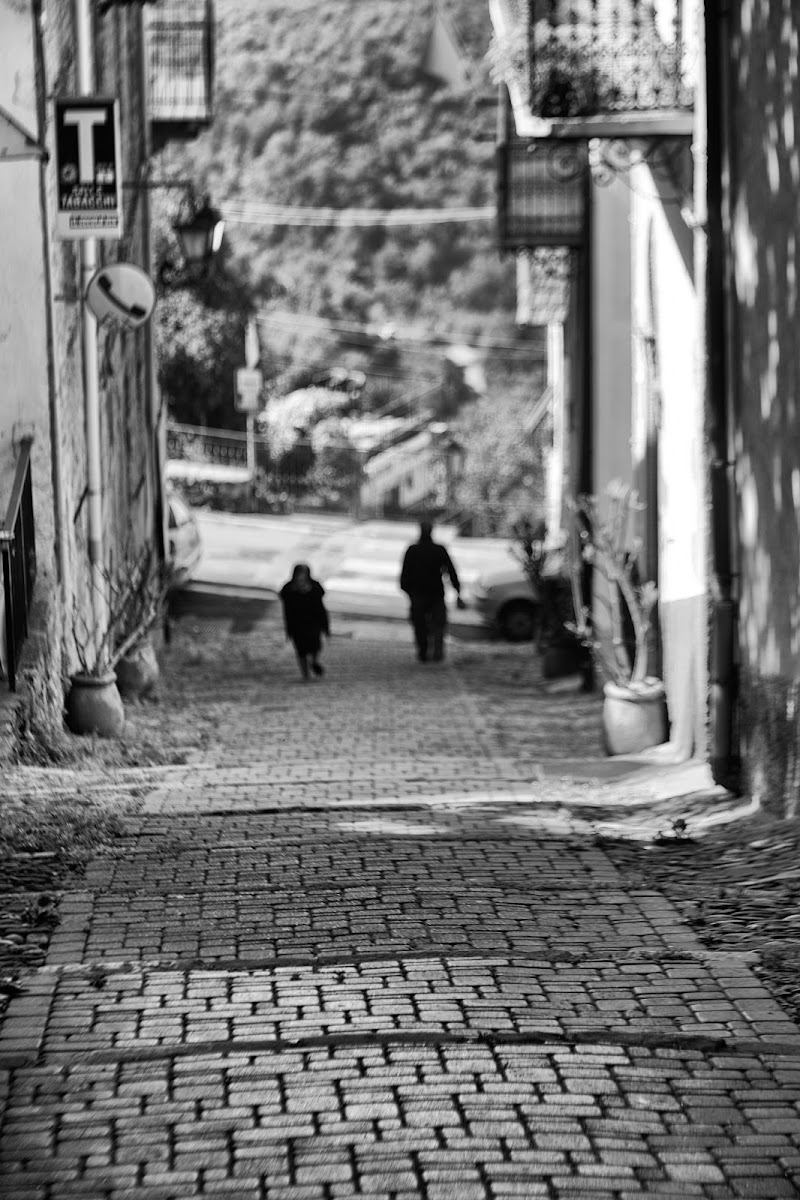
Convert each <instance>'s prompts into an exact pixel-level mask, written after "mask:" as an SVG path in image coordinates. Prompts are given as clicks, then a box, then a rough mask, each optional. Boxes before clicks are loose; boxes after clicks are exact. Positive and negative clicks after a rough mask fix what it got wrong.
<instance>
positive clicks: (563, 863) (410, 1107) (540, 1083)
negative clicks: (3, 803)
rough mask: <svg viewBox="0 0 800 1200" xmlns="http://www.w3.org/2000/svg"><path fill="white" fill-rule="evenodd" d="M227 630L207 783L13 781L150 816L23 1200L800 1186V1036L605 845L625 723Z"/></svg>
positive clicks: (182, 769)
mask: <svg viewBox="0 0 800 1200" xmlns="http://www.w3.org/2000/svg"><path fill="white" fill-rule="evenodd" d="M207 632H208V631H207ZM219 632H220V637H221V641H220V646H219V647H218V648H217V650H213V651H212V650H211V649H207V650H205V651H204V652H203V653H201V654H196V655H188V656H187V655H184V656H183V658H180V659H179V662H180V670H181V671H182V672H183V673H184V674H183V678H182V684H181V686H182V688H183V692H182V695H183V696H184V698H185V701H186V707H185V709H184V710H183V711H182V712H181V711H179V710H177V709H176V708H174V707H173V708H170V707H169V706H168V705H167V706H165V707H164V709H163V711H162V712H161V713H160V714H158V717H157V719H160V720H161V721H162V722H164V724H165V726H166V727H167V728H168V729H169V730H170V731H173V730H174V736H175V738H176V741H181V742H182V744H185V745H187V747H189V749H188V750H187V753H186V755H185V757H186V758H187V761H186V762H184V763H182V764H176V765H174V766H161V767H152V768H128V769H125V770H119V771H117V772H116V773H114V774H113V776H110V777H106V778H104V777H102V776H101V774H100V773H99V772H98V773H96V774H94V775H93V774H92V773H91V772H89V773H83V774H82V775H78V774H76V773H75V772H71V771H67V770H62V771H49V772H44V771H36V770H34V769H32V768H31V769H24V768H21V769H19V770H18V771H16V772H11V773H10V775H9V778H8V780H7V787H8V788H9V789H10V790H12V791H13V792H14V794H15V796H16V797H17V798H18V800H20V801H24V797H25V795H26V794H33V793H34V792H36V791H37V790H41V789H42V788H49V789H50V791H51V792H52V793H54V794H64V795H68V794H70V791H71V790H72V791H73V792H74V791H75V790H76V789H80V790H81V791H82V794H84V795H94V794H96V795H102V796H103V797H105V798H106V801H107V803H109V804H113V805H118V806H119V808H120V811H122V812H123V813H124V824H123V832H122V835H121V836H120V837H119V838H118V839H117V840H116V842H115V843H114V844H113V846H112V847H111V848H109V849H108V850H106V851H104V852H102V853H99V854H97V855H96V856H95V858H94V859H93V861H92V862H91V863H90V866H89V868H88V870H87V872H86V874H85V876H84V878H83V879H82V880H81V881H80V890H72V891H70V892H68V893H66V894H65V895H64V896H63V897H62V898H61V906H60V924H59V926H58V928H57V930H56V931H55V934H54V936H53V938H52V940H51V942H50V946H49V950H48V956H47V962H46V964H45V966H44V968H42V969H40V970H36V971H31V972H29V973H28V974H27V975H26V976H25V977H24V978H23V980H22V983H23V985H24V987H25V989H26V990H25V992H24V994H22V995H20V996H19V997H17V998H16V999H15V1000H13V1001H12V1003H11V1005H10V1007H9V1010H8V1014H7V1017H6V1020H5V1022H4V1024H3V1026H2V1029H1V1030H0V1095H3V1094H4V1095H5V1098H6V1104H5V1115H4V1118H3V1125H2V1145H1V1146H0V1196H1V1197H3V1198H4V1200H5V1198H8V1200H15V1198H17V1197H19V1198H25V1200H60V1198H61V1197H81V1200H101V1198H102V1200H106V1198H108V1200H118V1198H121V1197H126V1198H127V1197H135V1198H139V1197H140V1198H141V1200H169V1198H171V1197H174V1198H175V1200H179V1198H182V1197H195V1196H209V1197H214V1196H219V1197H223V1196H224V1197H248V1198H252V1200H276V1198H280V1200H334V1198H337V1197H354V1196H365V1197H371V1198H378V1197H381V1198H386V1200H389V1198H390V1197H393V1198H394V1200H412V1198H421V1200H438V1198H440V1197H441V1198H451V1197H452V1198H453V1200H462V1198H463V1200H470V1198H472V1197H475V1198H476V1200H501V1198H503V1197H537V1196H542V1197H548V1198H549V1200H567V1198H571V1200H576V1198H578V1197H583V1198H586V1197H603V1198H609V1200H610V1198H612V1197H613V1198H618V1200H623V1198H627V1197H634V1196H636V1197H638V1196H643V1195H653V1196H663V1197H675V1198H676V1200H677V1198H681V1200H683V1198H688V1197H704V1198H707V1200H713V1198H719V1200H721V1198H723V1197H759V1196H760V1197H768V1198H778V1197H782V1196H796V1195H800V1029H798V1027H797V1026H796V1025H795V1024H794V1023H793V1022H792V1021H790V1020H789V1019H788V1018H787V1017H786V1015H785V1013H784V1012H783V1011H782V1010H781V1009H780V1007H779V1006H778V1004H777V1003H776V1002H775V1001H774V999H772V998H771V997H770V995H769V993H768V992H767V991H766V990H765V988H764V987H763V985H762V984H761V983H760V982H759V980H758V979H757V978H756V976H755V975H754V974H753V973H752V971H751V970H750V968H749V966H748V963H747V961H746V960H745V959H744V958H742V957H741V956H737V955H734V954H725V953H721V954H720V953H718V954H715V953H712V952H709V951H708V950H707V949H705V948H704V947H703V945H702V943H701V942H700V940H699V939H698V936H697V934H696V932H695V931H694V930H693V928H692V927H691V925H690V924H689V923H688V922H687V920H686V919H685V918H684V916H683V915H682V913H681V912H680V911H679V910H678V909H677V908H676V907H675V906H674V905H673V904H672V903H671V902H670V901H669V900H668V899H667V898H666V896H665V895H664V894H663V892H662V891H660V890H658V889H657V888H656V887H655V886H654V885H653V884H652V883H651V882H650V881H649V880H648V879H647V878H646V872H644V873H643V871H642V867H641V861H638V860H637V864H636V865H637V869H636V871H633V870H631V871H630V872H629V871H628V866H627V864H626V862H625V856H622V857H621V858H619V859H614V857H613V856H612V855H611V854H610V853H609V852H608V851H607V849H606V847H605V844H604V842H603V840H602V839H601V838H598V837H597V836H596V833H597V829H598V828H601V829H602V828H608V827H611V826H613V825H614V822H615V821H616V822H617V823H619V820H620V818H619V810H620V807H621V808H622V810H624V809H625V805H626V802H627V801H626V797H629V798H630V803H631V806H632V807H635V806H637V805H638V807H639V808H641V804H642V799H643V797H644V799H645V800H646V798H647V796H646V786H645V785H644V784H643V783H640V782H639V783H637V782H629V781H624V780H623V781H620V780H617V781H614V780H606V781H603V779H602V765H597V766H596V768H591V765H589V766H587V768H586V779H585V780H583V781H582V782H581V780H580V771H577V773H576V770H575V766H574V762H573V765H572V766H568V762H570V761H571V760H574V759H575V758H578V759H587V760H588V759H591V758H592V756H594V755H596V754H598V752H599V747H598V746H597V726H598V706H597V700H596V699H595V698H593V697H583V696H580V695H576V694H574V693H572V694H570V693H564V694H553V693H547V692H545V691H544V689H543V687H542V686H541V685H540V684H537V683H536V681H535V680H533V681H530V680H529V678H528V676H527V675H526V674H525V673H524V672H523V673H522V675H521V676H520V678H516V677H515V674H514V673H515V671H516V670H517V668H516V667H515V666H514V658H513V656H512V655H510V654H509V653H503V654H495V653H494V652H493V651H492V650H491V649H490V648H486V647H469V646H466V647H457V648H455V650H454V654H453V656H452V660H451V661H450V662H448V663H447V664H445V665H444V666H442V667H441V668H440V667H435V666H433V665H430V666H425V667H422V666H420V665H418V664H417V663H416V662H414V661H413V659H412V657H411V654H410V651H409V647H408V645H407V636H406V637H404V638H403V640H402V641H399V640H397V639H387V638H380V637H379V632H380V631H376V630H373V631H371V632H370V631H367V633H366V634H365V633H363V632H362V633H357V634H356V633H354V636H352V637H351V638H342V639H341V640H334V642H333V644H332V647H331V651H330V654H329V656H328V657H329V674H328V676H327V677H326V678H325V679H324V680H323V681H321V682H319V683H312V684H308V685H302V684H301V683H300V682H299V681H297V682H296V681H295V678H294V667H293V664H292V663H291V661H290V660H289V659H288V656H287V655H286V652H285V651H284V650H283V648H282V647H281V646H280V644H279V643H278V642H277V641H276V640H275V639H274V638H272V637H271V636H268V635H267V634H266V633H264V632H263V631H261V630H259V629H256V630H255V631H253V632H252V633H249V634H248V633H247V632H246V631H245V632H243V633H239V634H238V635H236V636H234V635H233V634H232V633H229V632H228V630H227V629H222V630H221V631H219ZM403 632H404V633H405V631H403ZM518 653H520V654H522V653H524V651H519V652H518ZM176 661H178V660H176ZM265 664H266V666H265ZM512 685H513V686H512ZM517 685H519V686H517ZM509 695H511V696H512V699H513V702H512V703H509V702H508V697H509ZM504 697H505V699H504ZM189 701H191V703H190V702H189ZM182 720H183V721H184V722H185V721H191V722H195V723H196V725H197V727H202V728H203V729H204V730H208V731H212V730H213V733H211V732H209V733H208V736H204V740H203V744H202V745H199V746H198V745H197V744H194V745H193V746H192V745H191V739H190V738H188V737H187V736H186V732H185V730H184V731H183V732H182V731H181V721H182ZM592 770H594V771H595V775H596V776H597V777H598V778H595V777H594V776H593V775H592ZM569 771H571V772H572V774H571V776H569V778H570V779H571V782H567V775H568V773H569ZM678 778H679V777H678V776H677V775H676V776H674V777H673V780H672V783H673V786H675V780H676V779H678ZM576 794H577V796H578V798H579V800H580V801H581V803H580V805H579V806H578V807H579V809H580V813H581V815H580V817H576V816H575V810H574V809H573V808H571V807H570V805H569V804H568V803H567V800H568V798H569V797H571V798H572V799H573V800H574V799H575V796H576ZM611 797H615V798H616V800H617V802H618V803H617V808H616V810H615V811H616V813H617V815H616V816H615V817H614V818H613V819H612V818H608V817H606V815H605V810H604V808H603V805H604V804H605V805H608V803H609V801H610V798H611ZM689 803H690V804H691V803H694V804H696V805H697V807H698V811H699V810H700V806H701V805H704V806H705V808H704V811H705V812H706V814H707V813H709V812H710V813H711V814H712V816H713V814H714V813H715V812H716V813H718V815H719V817H720V819H723V817H724V816H725V805H724V804H723V802H722V801H721V799H720V797H719V796H714V795H711V794H709V795H707V796H705V797H704V798H703V797H700V798H697V799H695V800H694V801H692V800H691V799H690V800H689ZM728 807H730V806H728ZM592 810H593V811H594V818H592V817H591V811H592ZM637 811H638V810H637ZM665 811H668V809H666V810H665ZM587 814H588V815H587ZM728 815H730V814H728ZM637 819H638V818H637ZM604 821H605V826H604V825H603V822H604ZM645 824H646V822H645ZM651 826H652V823H651ZM640 832H641V831H638V826H637V825H636V821H634V822H633V824H632V825H631V833H630V836H631V838H632V839H633V841H632V842H631V844H632V845H633V847H634V851H635V845H636V840H635V839H636V838H637V837H639V836H640ZM650 832H651V834H652V827H651V829H650ZM640 857H641V856H640Z"/></svg>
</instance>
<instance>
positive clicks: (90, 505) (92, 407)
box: [75, 0, 108, 655]
mask: <svg viewBox="0 0 800 1200" xmlns="http://www.w3.org/2000/svg"><path fill="white" fill-rule="evenodd" d="M75 42H76V56H77V63H78V92H79V94H80V95H82V96H91V95H92V94H93V92H94V88H95V76H94V30H93V28H92V8H91V0H75ZM80 254H81V295H82V296H85V295H86V287H87V285H88V283H89V280H90V279H91V277H92V275H94V273H95V271H96V270H97V262H98V255H97V238H86V239H85V240H84V241H82V242H81V247H80ZM82 317H83V329H82V343H83V386H84V420H85V425H86V508H87V521H88V534H89V565H90V568H91V585H92V614H93V617H94V621H93V634H94V647H95V654H96V655H97V654H99V652H100V645H101V642H102V639H103V637H104V635H105V632H106V629H107V628H108V595H107V590H106V579H105V576H104V570H103V569H104V556H103V494H102V486H103V474H102V464H101V456H100V372H99V366H98V341H97V321H96V320H95V318H94V316H93V314H92V313H91V312H90V311H89V309H88V307H87V305H86V304H85V303H84V304H83V310H82Z"/></svg>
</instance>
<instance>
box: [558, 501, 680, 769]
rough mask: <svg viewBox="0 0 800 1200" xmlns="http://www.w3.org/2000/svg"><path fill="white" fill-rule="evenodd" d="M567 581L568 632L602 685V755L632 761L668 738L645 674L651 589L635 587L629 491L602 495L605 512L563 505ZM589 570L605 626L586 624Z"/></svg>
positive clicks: (663, 713) (588, 505)
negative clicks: (571, 616) (567, 516)
mask: <svg viewBox="0 0 800 1200" xmlns="http://www.w3.org/2000/svg"><path fill="white" fill-rule="evenodd" d="M569 507H570V511H571V513H572V522H571V528H570V553H569V561H570V578H571V583H572V601H573V608H574V612H575V621H574V623H571V624H570V626H569V628H570V629H571V630H572V631H573V632H574V633H575V635H576V636H577V637H579V638H580V640H581V641H582V643H583V644H584V645H585V646H587V647H588V648H589V650H590V651H591V653H592V657H593V659H594V662H595V665H596V666H597V668H598V669H599V671H600V672H601V674H602V677H603V678H604V680H605V682H604V685H603V734H604V739H605V745H606V751H607V753H608V754H634V753H638V752H639V751H641V750H645V749H647V748H648V747H649V746H657V745H660V744H661V743H662V742H665V741H666V740H667V738H668V736H669V723H668V719H667V702H666V693H665V691H664V684H663V682H662V681H661V680H660V679H658V678H656V677H655V676H653V675H651V674H650V673H649V670H648V668H649V662H650V652H651V628H652V618H653V611H654V609H655V606H656V602H657V600H658V588H657V587H656V585H655V583H653V582H652V581H647V582H644V583H642V582H640V580H639V575H638V568H637V560H638V555H639V551H640V549H641V539H640V538H636V537H632V536H631V532H630V524H631V514H632V513H633V512H634V511H639V510H641V509H642V508H643V505H641V504H639V501H638V495H637V493H636V491H635V490H634V489H633V488H631V487H628V486H627V485H626V484H624V483H622V482H621V481H619V480H613V481H612V482H611V483H610V484H609V485H608V488H607V489H606V497H605V504H604V505H602V506H601V504H600V503H599V501H598V498H597V497H596V496H579V497H578V498H577V499H576V500H572V501H571V502H570V504H569ZM586 564H588V565H589V566H590V567H591V568H592V570H593V571H594V572H596V573H597V575H599V579H598V578H597V575H596V576H595V578H594V579H593V590H594V599H595V604H599V605H602V606H603V608H604V609H605V610H606V613H607V623H606V624H600V623H598V622H597V621H595V620H593V618H592V614H591V610H590V608H589V606H588V605H587V603H586V598H585V591H584V583H585V567H586Z"/></svg>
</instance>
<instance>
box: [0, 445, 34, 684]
mask: <svg viewBox="0 0 800 1200" xmlns="http://www.w3.org/2000/svg"><path fill="white" fill-rule="evenodd" d="M0 557H2V563H3V606H4V614H3V615H4V621H2V622H0V625H3V624H4V625H5V639H4V641H5V658H6V676H7V678H8V686H9V688H10V689H11V691H12V692H15V691H16V690H17V665H18V663H19V657H20V653H21V651H22V646H23V643H24V641H25V638H26V637H27V636H28V612H29V610H30V606H31V599H32V597H33V585H34V583H35V581H36V537H35V528H34V520H33V488H32V484H31V442H30V440H29V439H25V440H24V441H23V442H22V446H21V449H20V456H19V461H18V462H17V469H16V473H15V475H14V484H13V487H12V489H11V499H10V500H9V503H8V509H7V511H6V517H5V522H4V524H3V525H0Z"/></svg>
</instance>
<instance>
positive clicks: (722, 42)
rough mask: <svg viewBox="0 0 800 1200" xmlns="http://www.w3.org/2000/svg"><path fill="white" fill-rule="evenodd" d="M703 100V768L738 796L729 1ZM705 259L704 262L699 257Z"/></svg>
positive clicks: (711, 43)
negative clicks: (706, 539) (706, 569)
mask: <svg viewBox="0 0 800 1200" xmlns="http://www.w3.org/2000/svg"><path fill="white" fill-rule="evenodd" d="M704 37H705V47H704V49H705V54H704V56H703V57H704V61H705V80H704V83H705V97H704V101H705V103H704V105H703V104H702V103H701V105H700V112H699V117H700V119H699V120H698V123H697V126H698V131H701V130H702V117H703V107H704V108H705V139H706V140H705V154H703V153H702V146H701V147H700V148H699V152H698V150H696V156H697V163H698V166H699V167H700V171H699V172H698V174H700V175H701V178H700V179H699V181H698V184H699V186H698V198H699V197H700V196H701V195H702V189H703V185H704V189H705V196H704V198H703V199H704V203H705V210H704V211H703V212H702V213H699V214H698V217H701V216H704V217H705V221H706V234H705V237H703V236H702V233H700V236H699V241H700V255H701V266H704V269H705V289H704V294H705V305H706V308H705V314H704V318H705V319H704V332H705V338H706V350H705V374H706V396H707V404H706V413H707V431H708V451H709V460H710V467H709V475H710V478H709V485H710V497H709V499H710V505H711V574H712V578H711V612H710V626H711V627H710V663H709V667H710V670H709V685H710V690H709V734H710V737H709V762H710V765H711V773H712V776H713V778H714V781H715V783H718V784H720V785H722V786H723V787H727V788H729V789H730V790H731V791H738V790H739V788H740V778H739V776H740V763H739V756H738V747H737V746H736V744H735V736H734V730H735V721H736V707H737V683H738V679H737V664H736V660H737V641H738V636H737V634H738V613H737V603H736V596H735V591H734V579H735V575H734V559H733V554H734V547H733V524H732V514H733V489H734V478H733V470H734V465H735V464H734V456H733V453H732V450H731V429H732V421H731V413H730V386H731V378H730V372H729V369H728V366H729V364H728V350H727V339H728V324H729V322H728V320H727V318H728V316H729V303H730V289H729V278H728V271H727V259H726V227H727V226H728V221H727V219H726V218H727V212H728V204H729V186H728V184H729V180H728V171H729V154H728V150H729V147H728V144H727V131H728V129H729V112H728V97H729V94H730V93H729V90H728V72H727V61H728V49H729V24H728V5H727V0H706V4H705V22H704ZM703 256H704V260H705V261H704V262H702V257H703Z"/></svg>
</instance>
